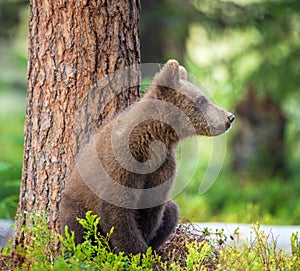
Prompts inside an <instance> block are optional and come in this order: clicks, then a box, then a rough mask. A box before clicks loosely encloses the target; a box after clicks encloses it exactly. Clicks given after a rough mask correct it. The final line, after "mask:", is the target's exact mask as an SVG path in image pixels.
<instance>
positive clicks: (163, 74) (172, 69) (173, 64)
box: [153, 59, 180, 89]
mask: <svg viewBox="0 0 300 271" xmlns="http://www.w3.org/2000/svg"><path fill="white" fill-rule="evenodd" d="M179 79H180V78H179V64H178V62H177V61H176V60H173V59H171V60H169V61H168V62H167V63H166V64H165V65H164V66H163V68H162V69H161V71H160V72H159V73H158V74H157V75H156V76H155V77H154V80H153V85H156V86H158V87H163V88H172V89H176V87H177V86H178V84H179Z"/></svg>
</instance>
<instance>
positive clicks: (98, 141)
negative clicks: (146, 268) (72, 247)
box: [60, 60, 234, 254]
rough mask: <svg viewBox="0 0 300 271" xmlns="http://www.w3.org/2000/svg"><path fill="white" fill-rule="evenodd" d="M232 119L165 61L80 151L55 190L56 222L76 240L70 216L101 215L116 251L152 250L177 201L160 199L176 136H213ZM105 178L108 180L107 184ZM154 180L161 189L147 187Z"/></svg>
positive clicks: (171, 174) (168, 228)
mask: <svg viewBox="0 0 300 271" xmlns="http://www.w3.org/2000/svg"><path fill="white" fill-rule="evenodd" d="M173 108H175V109H177V110H173ZM182 113H184V116H183V117H182ZM233 118H234V117H233V115H232V114H230V113H228V112H226V111H225V110H223V109H221V108H219V107H217V106H216V105H214V104H212V103H211V102H209V101H208V100H207V99H206V97H205V96H204V95H203V94H202V93H201V92H200V90H199V89H198V88H197V87H196V86H194V85H192V84H191V83H189V82H188V81H187V78H186V71H185V69H184V68H183V67H180V66H179V65H178V63H177V62H176V61H175V60H170V61H168V62H167V64H166V65H165V66H164V67H163V69H162V70H161V71H160V72H159V73H158V74H157V75H156V76H155V78H154V80H153V83H152V85H151V86H150V87H149V89H148V91H147V93H146V94H145V96H144V97H143V99H142V100H141V101H139V102H137V103H136V104H134V105H133V106H131V107H130V108H128V109H127V110H125V111H124V112H122V113H120V115H119V116H118V117H116V118H115V119H113V120H112V121H111V122H109V123H108V124H107V125H105V126H104V127H102V128H100V130H99V131H98V132H97V133H96V134H95V137H94V138H93V139H92V140H91V143H90V144H88V146H87V147H86V148H85V149H84V150H82V151H81V155H80V156H79V159H78V161H77V164H76V167H75V169H74V171H73V172H72V174H71V177H70V179H69V182H68V183H67V186H66V188H65V190H64V192H63V197H62V201H61V204H60V225H61V228H64V226H65V225H68V226H69V229H70V230H73V231H75V238H76V242H77V243H79V242H82V241H83V229H82V228H81V226H80V225H79V224H78V222H77V221H76V217H84V216H85V213H86V212H87V211H88V210H91V211H93V213H95V214H98V215H99V216H100V217H101V220H100V230H101V232H102V233H107V232H109V231H110V229H111V228H112V227H114V231H113V234H112V236H111V239H110V245H111V247H112V248H114V249H115V251H116V252H119V251H123V252H124V253H125V254H130V253H133V254H136V253H144V252H145V251H146V250H147V248H148V247H149V246H151V247H153V249H157V248H158V247H159V246H160V245H161V244H162V243H163V242H164V241H165V240H166V239H167V238H168V237H169V235H170V234H171V233H172V232H173V231H174V229H175V227H176V225H177V223H178V216H179V215H178V207H177V205H176V204H175V203H174V202H172V201H170V200H168V196H169V192H170V190H171V188H172V184H173V182H174V180H175V177H176V160H175V151H174V150H175V147H176V145H177V143H178V141H179V140H181V139H182V138H185V137H188V136H192V135H206V136H215V135H218V134H221V133H223V132H225V131H226V130H227V129H228V128H229V127H230V123H231V122H232V121H233ZM159 142H161V143H159ZM162 143H163V144H162ZM115 145H117V147H116V146H115ZM128 150H129V155H128ZM129 156H132V159H131V158H130V157H129ZM120 162H121V163H122V164H120ZM123 163H124V164H123ZM146 165H147V166H148V167H149V168H148V169H149V170H148V171H147V168H146V169H145V167H146ZM100 167H101V168H103V170H104V171H101V170H100V171H99V168H100ZM143 170H145V172H144V171H143ZM104 172H105V173H104ZM107 176H108V177H107ZM107 178H111V179H112V180H113V184H107V183H106V180H108V179H107ZM118 184H121V185H123V186H118ZM157 186H159V187H161V188H160V189H158V190H153V191H152V190H151V189H152V188H154V189H155V187H157ZM124 187H127V188H131V189H129V190H123V188H124ZM131 190H132V191H133V192H131ZM99 195H100V196H99ZM101 195H102V196H101Z"/></svg>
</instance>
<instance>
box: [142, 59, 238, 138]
mask: <svg viewBox="0 0 300 271" xmlns="http://www.w3.org/2000/svg"><path fill="white" fill-rule="evenodd" d="M149 90H150V91H149V92H148V93H147V94H146V95H145V99H158V100H162V101H165V102H167V103H170V104H172V105H174V106H175V107H176V108H178V109H179V110H180V111H182V112H183V113H184V114H185V115H186V116H187V118H188V122H185V123H182V122H181V123H180V126H181V129H183V130H184V129H185V127H184V126H185V125H190V124H192V125H193V128H194V134H197V135H205V136H217V135H220V134H222V133H224V132H226V131H227V130H228V129H229V128H230V126H231V123H232V122H233V120H234V118H235V116H234V115H233V114H232V113H230V112H227V111H226V110H224V109H222V108H220V107H218V106H217V105H215V104H213V103H212V102H210V101H209V100H208V99H207V98H206V97H205V95H204V94H203V93H202V92H201V90H200V89H199V88H198V87H197V86H195V85H194V84H192V83H191V82H189V81H187V72H186V70H185V69H184V67H182V66H179V64H178V62H177V61H176V60H169V61H168V62H167V63H166V64H165V65H164V67H163V68H162V70H161V71H160V72H159V73H158V74H157V75H156V76H155V78H154V80H153V83H152V85H151V87H150V89H149ZM170 114H174V112H170ZM174 118H176V116H174ZM187 130H189V129H188V128H187Z"/></svg>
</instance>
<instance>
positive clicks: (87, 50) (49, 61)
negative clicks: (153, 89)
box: [14, 0, 140, 247]
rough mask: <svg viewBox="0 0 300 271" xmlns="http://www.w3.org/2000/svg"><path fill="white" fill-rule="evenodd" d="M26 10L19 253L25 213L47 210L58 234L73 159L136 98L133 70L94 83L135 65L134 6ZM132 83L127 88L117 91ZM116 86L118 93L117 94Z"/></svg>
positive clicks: (39, 5)
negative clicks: (123, 76)
mask: <svg viewBox="0 0 300 271" xmlns="http://www.w3.org/2000/svg"><path fill="white" fill-rule="evenodd" d="M30 8H31V14H30V22H29V60H28V90H27V109H26V123H25V142H24V165H23V175H22V184H21V190H20V201H19V208H18V216H17V220H16V227H15V239H14V244H15V246H20V247H24V243H25V242H30V241H29V240H27V238H26V239H25V236H24V234H23V233H22V232H21V227H22V226H24V225H30V223H31V219H30V215H31V214H37V213H41V212H42V211H46V213H47V217H48V225H49V228H51V229H54V230H55V231H56V232H57V230H58V223H57V218H58V205H59V202H60V195H61V191H62V189H63V188H64V185H65V181H66V178H67V176H68V174H69V172H70V169H71V168H72V164H73V163H74V155H75V154H76V153H77V152H78V150H79V149H80V148H81V147H82V146H83V145H84V143H85V142H86V141H87V140H88V138H89V136H90V135H91V133H93V131H94V130H95V129H96V128H97V127H98V126H99V125H101V124H102V123H103V120H104V119H105V118H109V117H111V116H113V115H114V114H115V113H116V112H117V111H119V110H121V109H123V108H124V107H126V106H127V105H129V104H131V103H132V102H134V101H135V100H136V99H137V97H138V96H139V88H138V86H136V85H137V84H136V81H137V79H136V77H137V74H136V72H135V71H132V70H128V71H127V73H126V74H127V75H128V77H127V78H126V80H123V81H121V80H119V81H118V84H116V83H115V84H106V85H109V87H106V88H103V85H104V84H103V83H100V84H99V82H101V79H102V78H109V77H107V76H106V77H105V75H107V74H110V73H112V72H114V71H116V70H118V69H121V68H123V67H126V66H131V65H136V64H138V63H139V62H140V49H139V47H140V45H139V38H138V21H139V12H140V3H139V0H134V1H126V0H121V1H120V0H113V1H107V0H101V1H99V0H98V1H97V0H91V1H88V0H86V1H84V0H71V1H64V0H60V1H57V0H45V1H37V0H32V1H31V3H30ZM117 79H118V78H117ZM131 80H132V81H133V82H134V83H129V85H130V86H132V85H133V86H132V87H128V86H124V84H125V83H126V84H127V85H128V81H131ZM106 83H107V81H106ZM116 85H118V86H119V87H120V88H122V86H124V89H123V90H122V91H121V92H116V90H115V88H114V87H115V86H116ZM104 89H105V91H104ZM91 90H93V91H91ZM89 92H90V93H92V95H89V94H87V93H89ZM107 97H110V98H109V99H108V98H107ZM90 101H92V104H89V103H88V102H90ZM103 101H105V104H104V105H103ZM79 122H80V123H79ZM54 245H57V243H56V244H54Z"/></svg>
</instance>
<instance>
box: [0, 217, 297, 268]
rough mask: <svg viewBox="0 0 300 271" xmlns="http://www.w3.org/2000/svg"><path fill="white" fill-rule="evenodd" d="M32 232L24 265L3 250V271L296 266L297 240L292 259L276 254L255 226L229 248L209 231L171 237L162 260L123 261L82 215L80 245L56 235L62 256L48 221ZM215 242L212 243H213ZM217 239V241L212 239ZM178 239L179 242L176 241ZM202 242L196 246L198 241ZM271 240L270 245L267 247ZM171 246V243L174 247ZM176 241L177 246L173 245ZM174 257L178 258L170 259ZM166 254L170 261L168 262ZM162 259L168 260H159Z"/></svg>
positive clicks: (36, 220) (37, 220)
mask: <svg viewBox="0 0 300 271" xmlns="http://www.w3.org/2000/svg"><path fill="white" fill-rule="evenodd" d="M32 219H33V225H32V227H27V228H23V231H24V233H25V236H29V235H30V236H31V240H32V242H33V245H30V246H27V247H26V248H25V250H19V253H20V255H22V256H23V257H24V259H25V261H24V263H23V264H20V265H19V266H17V265H16V264H15V263H14V262H13V260H12V257H11V247H6V248H5V249H4V250H3V251H2V252H1V254H0V269H1V270H3V271H4V270H14V271H18V270H30V271H31V270H32V271H34V270H37V271H43V270H44V271H48V270H56V271H60V270H62V271H65V270H72V271H73V270H75V271H77V270H78V271H79V270H89V271H90V270H121V271H122V270H153V268H154V266H155V268H156V269H155V270H174V271H175V270H176V271H181V270H188V271H194V270H203V271H204V270H220V271H221V270H222V271H223V270H236V271H245V270H249V271H250V270H256V271H263V270H274V271H275V270H287V271H289V270H298V268H299V266H300V239H299V234H298V233H295V234H293V235H292V237H291V248H292V254H291V255H286V254H285V252H283V251H281V250H278V249H277V247H276V240H274V239H272V240H269V238H270V237H269V236H268V235H266V234H265V233H264V232H263V231H261V230H260V226H259V225H254V226H253V228H252V230H253V233H254V238H253V239H252V240H248V242H247V243H245V244H243V245H240V244H237V243H233V244H232V245H225V240H226V237H225V236H224V235H223V233H222V231H220V232H218V233H217V234H214V236H213V234H212V233H209V232H208V231H207V230H206V231H205V233H202V234H203V238H200V239H198V240H197V239H195V238H194V239H193V238H191V237H190V236H191V235H190V234H189V233H188V232H187V233H186V234H185V235H182V236H181V237H184V238H183V239H182V238H177V239H176V234H175V238H174V237H173V238H172V239H171V240H170V241H169V242H170V243H171V246H170V244H169V247H170V248H172V247H173V248H174V246H175V247H176V249H175V250H176V251H175V250H174V249H169V251H167V250H166V251H165V254H166V255H164V257H162V256H159V255H157V254H156V253H155V252H153V251H152V250H151V248H149V249H148V251H147V252H146V254H138V255H129V256H125V255H124V254H122V253H118V254H116V253H114V251H113V250H112V249H111V248H110V247H109V245H108V242H109V237H110V234H111V233H112V232H113V229H112V230H111V233H110V234H108V235H107V236H102V235H100V234H99V232H98V227H97V225H98V223H99V220H100V218H99V217H97V216H95V215H92V214H91V213H90V212H88V213H87V214H86V219H79V223H80V224H81V225H82V226H83V227H84V228H85V229H86V234H85V237H84V240H85V241H84V242H83V243H82V244H79V245H75V243H74V233H71V234H69V233H68V231H67V229H66V236H65V237H62V236H59V240H60V242H61V245H62V247H61V252H60V253H59V252H58V250H57V248H54V247H53V241H54V238H55V234H54V232H53V231H50V230H49V229H48V226H47V223H46V216H44V215H42V216H39V215H35V216H34V217H32ZM211 237H214V238H211ZM216 237H217V238H216ZM178 240H180V241H178ZM199 240H200V241H199ZM270 241H271V242H270ZM172 242H173V243H172ZM176 242H177V243H176ZM174 253H176V255H177V257H174ZM168 255H169V257H168ZM172 255H173V256H172ZM163 258H164V259H168V260H167V261H166V260H163Z"/></svg>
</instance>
